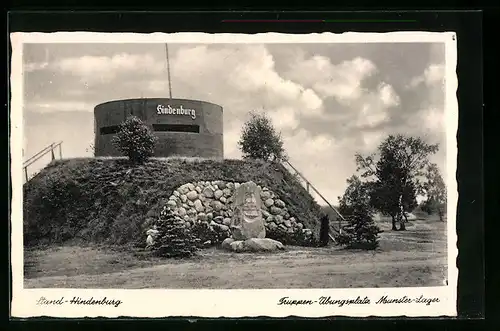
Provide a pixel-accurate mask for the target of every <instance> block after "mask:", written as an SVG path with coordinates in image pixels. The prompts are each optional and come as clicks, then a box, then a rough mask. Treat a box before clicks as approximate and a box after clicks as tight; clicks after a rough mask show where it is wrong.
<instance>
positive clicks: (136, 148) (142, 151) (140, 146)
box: [112, 116, 158, 163]
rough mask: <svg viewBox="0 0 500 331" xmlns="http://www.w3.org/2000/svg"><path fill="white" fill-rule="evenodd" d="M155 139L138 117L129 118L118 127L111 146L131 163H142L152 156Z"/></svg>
mask: <svg viewBox="0 0 500 331" xmlns="http://www.w3.org/2000/svg"><path fill="white" fill-rule="evenodd" d="M157 139H158V138H157V137H156V136H155V135H154V134H153V132H152V131H151V129H150V128H149V127H148V126H147V125H146V124H144V123H143V122H142V121H141V120H140V119H139V118H138V117H136V116H130V117H129V118H127V120H126V121H125V122H123V123H122V124H121V125H120V131H119V132H118V133H117V134H116V136H115V137H114V138H113V141H112V143H113V145H114V146H115V147H116V148H117V149H118V150H119V151H120V153H122V154H123V155H124V156H127V157H128V158H129V160H130V161H131V162H134V163H144V162H145V161H146V160H147V159H148V158H149V157H151V156H153V154H154V147H155V144H156V141H157Z"/></svg>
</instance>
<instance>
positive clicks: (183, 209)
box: [177, 207, 186, 216]
mask: <svg viewBox="0 0 500 331" xmlns="http://www.w3.org/2000/svg"><path fill="white" fill-rule="evenodd" d="M177 213H178V214H179V216H185V215H186V209H185V208H183V207H180V208H179V209H177Z"/></svg>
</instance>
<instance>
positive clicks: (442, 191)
mask: <svg viewBox="0 0 500 331" xmlns="http://www.w3.org/2000/svg"><path fill="white" fill-rule="evenodd" d="M426 179H427V181H426V183H425V184H424V190H425V195H426V196H427V199H426V200H425V201H424V203H423V210H425V211H426V212H427V213H429V214H432V213H434V212H437V214H438V215H439V220H440V221H443V217H444V214H445V211H446V202H447V201H446V200H447V199H446V184H445V183H444V180H443V177H442V176H441V173H440V171H439V169H438V167H437V165H436V164H434V163H433V164H430V165H429V166H428V168H427V173H426Z"/></svg>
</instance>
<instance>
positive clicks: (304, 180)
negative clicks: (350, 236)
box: [283, 160, 346, 241]
mask: <svg viewBox="0 0 500 331" xmlns="http://www.w3.org/2000/svg"><path fill="white" fill-rule="evenodd" d="M283 163H284V164H285V168H286V166H287V165H288V166H289V167H290V168H292V169H293V171H294V172H295V173H296V174H297V175H298V176H299V177H300V178H301V179H302V181H303V182H304V183H305V188H306V190H307V193H311V192H310V190H311V189H312V190H313V191H314V192H315V193H316V194H317V195H318V196H319V197H320V198H321V199H322V200H323V201H324V202H325V203H326V204H327V206H328V207H330V209H332V210H333V211H334V212H335V213H336V214H337V215H338V216H339V218H338V228H335V227H333V228H332V226H331V225H334V223H332V222H330V230H333V232H336V233H340V232H341V231H342V222H346V220H345V218H344V216H342V214H341V213H340V212H339V211H338V210H337V208H335V207H334V206H332V205H331V204H330V202H329V201H328V200H327V199H326V198H325V197H324V196H323V195H322V194H321V193H320V192H319V191H318V190H317V189H316V188H315V187H314V185H312V184H311V182H310V181H309V180H307V178H306V177H305V176H304V175H302V173H301V172H300V171H298V170H297V169H296V168H295V167H294V166H293V165H292V164H291V163H290V162H289V161H287V160H285V161H283ZM328 236H329V237H330V239H331V240H332V241H335V239H334V237H333V236H332V234H331V233H329V234H328Z"/></svg>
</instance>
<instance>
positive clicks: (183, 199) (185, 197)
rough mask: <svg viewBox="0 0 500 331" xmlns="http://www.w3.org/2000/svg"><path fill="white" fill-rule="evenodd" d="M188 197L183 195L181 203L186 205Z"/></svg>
mask: <svg viewBox="0 0 500 331" xmlns="http://www.w3.org/2000/svg"><path fill="white" fill-rule="evenodd" d="M187 199H188V198H187V196H186V195H185V194H181V201H182V202H183V203H184V202H186V201H187Z"/></svg>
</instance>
